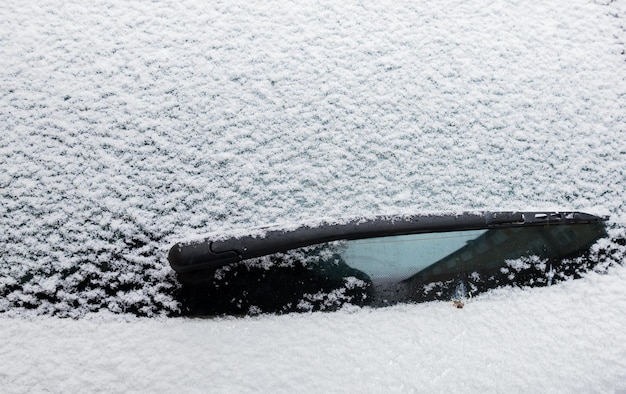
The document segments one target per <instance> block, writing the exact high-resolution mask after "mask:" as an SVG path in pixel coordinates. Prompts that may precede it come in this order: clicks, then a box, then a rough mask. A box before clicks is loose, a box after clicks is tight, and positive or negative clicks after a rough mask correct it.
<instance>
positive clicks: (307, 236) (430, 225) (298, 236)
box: [168, 212, 608, 273]
mask: <svg viewBox="0 0 626 394" xmlns="http://www.w3.org/2000/svg"><path fill="white" fill-rule="evenodd" d="M607 219H608V218H606V217H600V216H595V215H591V214H587V213H582V212H479V213H462V214H444V215H410V216H397V217H390V216H384V217H382V216H381V217H376V218H373V219H355V220H351V221H348V222H346V223H342V224H322V225H319V226H313V227H311V226H301V227H299V228H297V229H295V230H290V231H285V230H267V231H265V232H264V233H263V235H260V236H256V235H250V236H243V237H237V238H229V239H223V240H211V239H210V238H207V239H204V240H200V241H194V242H180V243H177V244H175V245H174V246H173V247H172V248H171V249H170V252H169V255H168V260H169V262H170V265H171V266H172V268H173V269H174V270H175V271H176V272H178V273H186V272H192V271H198V270H207V269H216V268H219V267H222V266H224V265H227V264H231V263H235V262H239V261H242V260H247V259H251V258H255V257H261V256H266V255H271V254H274V253H279V252H286V251H288V250H291V249H296V248H301V247H305V246H311V245H317V244H321V243H325V242H331V241H338V240H356V239H365V238H375V237H385V236H393V235H407V234H423V233H436V232H446V231H463V230H481V229H485V230H487V229H494V228H507V227H524V226H553V225H563V224H579V223H580V224H585V223H594V222H603V221H606V220H607Z"/></svg>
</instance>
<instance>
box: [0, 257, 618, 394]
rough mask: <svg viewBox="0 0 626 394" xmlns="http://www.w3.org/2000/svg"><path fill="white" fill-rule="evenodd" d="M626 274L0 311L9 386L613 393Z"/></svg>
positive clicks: (0, 369)
mask: <svg viewBox="0 0 626 394" xmlns="http://www.w3.org/2000/svg"><path fill="white" fill-rule="evenodd" d="M625 282H626V268H625V267H623V266H618V267H614V268H613V269H612V270H611V272H610V274H609V275H597V274H593V275H591V276H588V277H587V278H584V279H581V280H578V281H570V282H565V283H562V284H560V285H555V286H552V287H549V288H535V289H530V290H524V291H522V290H510V289H504V290H501V291H498V292H493V293H490V294H488V295H486V296H482V297H479V298H477V299H473V300H470V301H468V302H467V303H466V305H465V307H464V308H463V309H457V308H454V307H453V306H452V305H451V304H450V303H447V302H434V303H428V304H418V305H404V306H397V307H392V308H386V309H376V310H370V309H365V310H356V311H352V313H351V312H350V311H342V312H337V313H313V314H304V315H303V314H295V315H294V314H292V315H285V316H280V317H277V316H263V317H258V318H246V319H226V320H180V319H147V318H143V319H137V318H135V319H130V320H128V321H127V322H120V321H112V320H111V319H108V318H105V317H100V318H93V319H83V320H70V319H63V320H59V319H54V318H35V319H31V320H25V319H20V318H13V319H6V318H5V319H0V335H1V337H0V340H2V342H1V343H2V345H0V381H2V383H3V384H2V386H3V391H6V390H7V389H8V391H10V392H33V391H52V392H77V391H80V392H98V391H106V392H129V391H134V392H155V391H158V392H302V391H306V392H355V391H358V392H476V393H478V392H480V393H483V392H500V393H502V392H555V393H556V392H570V393H571V392H585V393H592V392H603V393H607V392H618V391H620V390H621V391H623V390H626V347H625V346H624V343H626V330H624V326H625V325H626V314H625V313H624V307H625V306H626V304H625V303H626V301H625V300H626V286H624V283H625Z"/></svg>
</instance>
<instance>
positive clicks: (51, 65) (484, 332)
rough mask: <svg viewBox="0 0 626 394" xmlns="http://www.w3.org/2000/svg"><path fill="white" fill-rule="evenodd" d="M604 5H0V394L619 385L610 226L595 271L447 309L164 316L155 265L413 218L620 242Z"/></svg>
mask: <svg viewBox="0 0 626 394" xmlns="http://www.w3.org/2000/svg"><path fill="white" fill-rule="evenodd" d="M624 18H626V2H625V1H623V0H621V1H620V0H618V1H611V0H606V1H592V0H575V1H564V0H558V1H552V2H548V3H547V4H536V3H530V2H523V1H515V0H511V1H503V2H489V1H475V2H469V3H468V2H462V1H455V0H444V1H437V2H413V1H393V2H390V1H378V2H363V1H358V2H357V1H354V2H348V3H346V2H332V1H295V2H289V1H280V0H272V1H267V2H260V3H255V2H246V1H239V0H233V1H223V2H222V1H212V2H201V1H196V0H182V1H170V0H165V1H147V0H146V1H142V0H136V1H121V0H99V1H89V2H88V1H79V0H69V1H65V2H62V3H59V2H56V1H45V0H35V1H30V2H20V1H15V0H4V1H3V2H1V4H0V43H1V45H0V127H1V128H2V130H1V131H2V134H1V136H0V340H1V344H0V387H2V388H3V391H9V392H32V391H53V392H59V391H84V390H88V391H129V390H131V391H132V390H134V391H174V390H176V391H178V390H183V391H276V390H278V391H300V390H305V391H315V392H320V391H353V390H355V389H362V390H366V391H400V392H405V391H481V392H482V391H497V392H502V391H509V390H516V391H533V392H536V391H569V392H571V391H579V392H580V391H582V392H590V391H598V392H612V391H613V392H619V391H620V390H621V391H624V390H626V373H625V372H624V371H626V365H625V362H624V360H626V345H625V343H626V341H625V340H626V334H625V331H624V329H623V327H624V325H625V323H626V317H625V316H626V314H625V313H624V312H623V311H624V310H626V271H625V268H624V267H623V266H622V265H621V264H623V263H624V261H625V260H626V257H624V256H626V251H625V250H624V246H623V245H621V244H619V243H615V242H612V241H610V240H605V241H603V242H605V245H604V246H606V247H608V248H609V249H610V250H612V255H611V258H612V260H611V261H614V262H616V263H617V264H613V265H612V266H609V267H607V266H604V267H603V269H602V270H596V271H593V272H590V273H589V274H588V275H586V276H585V277H584V278H583V279H580V280H574V281H568V282H564V283H560V284H558V285H554V286H549V287H545V288H535V289H510V288H508V289H501V290H497V291H494V292H490V293H487V294H483V295H481V296H479V297H477V298H473V299H470V300H467V302H466V303H465V307H464V308H462V309H457V308H453V307H452V306H451V304H450V303H446V302H433V303H426V304H420V305H398V306H395V307H391V308H385V309H376V310H374V309H367V308H364V309H359V308H346V309H345V310H341V311H339V312H336V313H308V314H296V315H287V316H266V315H265V316H259V317H255V318H245V319H208V320H191V319H182V318H179V317H176V315H177V314H178V313H179V305H178V303H177V301H176V298H175V296H174V294H175V292H176V289H177V286H178V283H177V280H176V277H175V275H174V273H173V271H172V270H171V268H170V267H169V265H168V263H167V260H166V254H167V251H168V248H169V247H170V246H171V245H172V244H174V243H175V242H178V241H181V240H186V239H192V238H193V237H197V236H198V234H206V233H212V234H220V233H224V232H235V233H236V232H237V231H242V230H241V229H249V228H258V227H260V226H264V225H267V224H275V223H278V225H279V226H283V227H289V226H296V225H298V224H299V223H311V222H314V221H316V220H318V219H319V218H341V217H359V216H372V215H381V214H383V215H387V214H412V213H422V212H435V211H446V212H454V211H457V212H461V211H468V210H470V211H474V210H489V209H490V210H551V209H555V210H580V211H587V212H591V213H599V214H607V215H610V216H611V221H610V225H611V228H612V229H613V230H612V231H614V233H615V234H622V236H623V234H624V233H623V230H622V229H623V227H624V226H626V199H625V198H624V196H626V70H625V68H626V54H625V52H626V43H625V37H626V23H625V22H624ZM138 316H139V317H138ZM64 317H69V318H70V319H64Z"/></svg>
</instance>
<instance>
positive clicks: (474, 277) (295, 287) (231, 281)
mask: <svg viewBox="0 0 626 394" xmlns="http://www.w3.org/2000/svg"><path fill="white" fill-rule="evenodd" d="M607 220H608V218H607V217H601V216H596V215H592V214H587V213H582V212H574V211H568V212H513V211H506V212H492V211H489V212H465V213H460V214H439V215H435V214H425V215H409V216H406V215H404V216H384V217H383V216H379V217H373V218H358V219H350V220H336V221H332V222H330V221H324V222H321V223H318V224H316V225H311V224H309V225H302V226H298V227H297V228H294V229H280V228H271V227H267V228H262V229H256V230H251V231H250V234H249V235H246V236H238V237H230V238H225V237H221V236H217V237H209V238H203V239H201V240H197V241H191V242H189V241H185V242H179V243H177V244H175V245H174V246H172V247H171V249H170V252H169V255H168V260H169V262H170V265H171V267H172V268H173V269H174V270H175V271H176V274H177V277H178V280H179V282H180V283H181V289H180V300H181V305H182V307H183V311H184V313H185V314H187V315H209V316H210V315H245V314H258V313H288V312H303V311H317V310H337V309H339V308H342V307H345V306H346V305H357V306H372V307H380V306H386V305H392V304H396V303H399V302H423V301H431V300H457V301H458V302H457V304H456V305H462V303H461V302H460V300H462V299H463V298H465V297H468V296H472V295H475V294H479V293H481V292H484V291H487V290H489V289H492V288H495V287H499V286H505V285H516V286H546V285H550V284H552V283H554V282H557V281H560V280H564V279H568V278H571V277H576V276H577V275H578V272H579V270H580V268H581V265H584V264H587V262H588V260H587V259H584V258H582V257H584V255H585V254H586V253H588V252H589V250H590V248H591V247H592V245H593V244H594V243H596V242H597V241H598V240H599V239H601V238H603V237H606V236H607V233H606V228H605V223H606V221H607ZM586 268H588V267H586Z"/></svg>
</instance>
